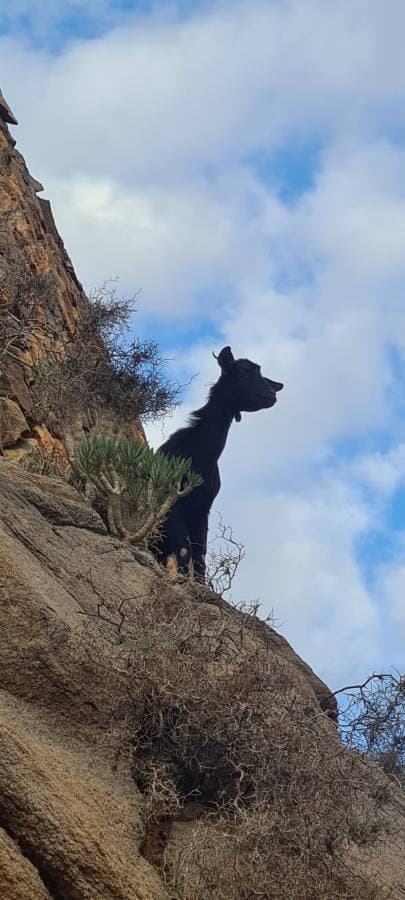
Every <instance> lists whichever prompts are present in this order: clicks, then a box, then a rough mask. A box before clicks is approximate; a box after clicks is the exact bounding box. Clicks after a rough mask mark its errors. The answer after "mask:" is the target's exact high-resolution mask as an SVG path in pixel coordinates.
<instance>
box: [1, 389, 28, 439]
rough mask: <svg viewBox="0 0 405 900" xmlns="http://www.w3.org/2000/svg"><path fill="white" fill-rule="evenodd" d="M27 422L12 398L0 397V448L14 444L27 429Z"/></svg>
mask: <svg viewBox="0 0 405 900" xmlns="http://www.w3.org/2000/svg"><path fill="white" fill-rule="evenodd" d="M28 430H29V429H28V424H27V421H26V418H25V416H24V415H23V413H22V412H21V409H20V407H19V406H18V404H17V403H15V401H14V400H8V399H7V398H0V449H2V448H3V447H8V446H9V445H10V444H15V442H16V441H18V439H19V438H20V437H21V435H22V434H24V431H28Z"/></svg>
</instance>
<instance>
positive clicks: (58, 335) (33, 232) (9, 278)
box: [0, 93, 144, 459]
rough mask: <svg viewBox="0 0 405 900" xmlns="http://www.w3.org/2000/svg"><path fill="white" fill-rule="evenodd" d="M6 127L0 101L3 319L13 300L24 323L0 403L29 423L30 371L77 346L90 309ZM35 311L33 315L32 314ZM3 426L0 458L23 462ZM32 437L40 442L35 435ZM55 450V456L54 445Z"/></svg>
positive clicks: (3, 358) (1, 371) (4, 372)
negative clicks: (73, 343)
mask: <svg viewBox="0 0 405 900" xmlns="http://www.w3.org/2000/svg"><path fill="white" fill-rule="evenodd" d="M6 123H12V124H16V120H15V118H14V116H13V114H12V113H11V110H10V108H9V107H8V105H7V103H6V101H5V99H4V97H3V96H2V94H1V93H0V315H1V313H2V308H3V309H4V308H5V305H6V304H7V303H8V304H9V303H10V300H11V299H12V303H13V305H14V307H17V308H13V313H16V314H17V317H18V319H19V320H21V321H22V322H24V321H25V322H26V325H25V326H24V327H23V328H22V334H21V336H20V338H19V340H18V341H17V342H16V346H15V347H13V352H12V353H8V354H7V355H4V354H2V352H1V351H2V347H1V346H0V397H1V398H4V399H6V400H7V401H12V403H13V404H17V406H18V407H19V409H20V410H21V413H22V416H24V417H26V418H28V419H29V417H30V414H31V412H32V396H31V390H30V381H31V374H30V370H31V366H32V364H33V362H34V361H37V360H38V358H40V357H43V356H45V357H46V355H47V354H49V353H51V354H52V355H56V356H61V355H63V353H64V347H65V346H66V345H67V344H68V343H69V342H70V341H72V339H74V334H75V331H76V327H77V323H78V320H79V318H80V312H81V310H83V309H84V307H85V304H86V302H87V301H86V296H85V293H84V291H83V288H82V285H81V284H80V282H79V280H78V278H77V276H76V274H75V271H74V268H73V265H72V262H71V260H70V257H69V256H68V254H67V252H66V250H65V247H64V244H63V241H62V239H61V237H60V235H59V233H58V230H57V227H56V224H55V221H54V217H53V214H52V210H51V206H50V203H49V201H48V200H45V199H41V198H39V197H38V196H37V194H38V192H41V191H43V187H42V184H40V182H39V181H37V180H36V179H35V178H33V177H32V176H31V175H30V173H29V172H28V169H27V167H26V165H25V162H24V159H23V157H22V156H21V154H20V153H19V152H18V150H16V149H15V141H14V139H13V138H12V137H11V135H10V132H9V130H8V126H7V124H6ZM16 284H17V288H16ZM12 291H13V292H14V293H13V295H11V292H12ZM32 303H34V304H35V309H34V315H32V314H31V312H30V304H32ZM9 421H10V412H9V409H7V422H9ZM7 422H3V419H2V416H1V410H0V437H1V432H3V436H2V442H3V449H4V452H5V454H6V455H8V456H9V457H10V458H12V459H14V458H20V457H21V455H24V453H25V452H27V450H28V451H29V450H30V447H29V445H26V444H25V445H24V444H21V445H19V446H18V447H16V448H15V447H13V449H12V450H10V451H8V450H7V447H8V446H9V445H11V444H15V441H16V438H15V437H14V431H15V429H12V431H11V432H10V434H8V424H7ZM134 427H135V431H136V436H137V437H138V438H140V439H144V433H143V430H142V427H141V426H140V425H135V426H134ZM32 437H33V439H34V441H37V438H38V435H37V434H36V433H35V432H34V433H33V434H32ZM42 437H43V440H42V442H41V441H40V442H39V443H40V446H42V448H43V447H44V446H45V445H46V446H47V447H53V446H54V439H53V436H52V435H50V434H49V432H47V436H45V435H44V429H43V430H42ZM55 447H56V452H57V453H59V445H58V443H56V444H55Z"/></svg>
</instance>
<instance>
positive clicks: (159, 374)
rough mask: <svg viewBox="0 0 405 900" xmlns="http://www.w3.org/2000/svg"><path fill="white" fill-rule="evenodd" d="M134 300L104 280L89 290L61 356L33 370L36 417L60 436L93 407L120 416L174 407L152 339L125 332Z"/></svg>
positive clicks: (174, 393)
mask: <svg viewBox="0 0 405 900" xmlns="http://www.w3.org/2000/svg"><path fill="white" fill-rule="evenodd" d="M135 301H136V297H133V298H131V299H122V298H119V297H117V294H116V291H115V289H114V286H113V287H111V284H110V283H108V282H107V283H105V284H104V285H103V286H102V287H101V288H99V289H98V290H97V291H95V292H94V293H93V294H91V295H90V297H89V300H88V303H87V304H86V306H85V308H84V309H83V310H82V311H81V317H80V320H79V322H78V326H77V330H76V332H75V335H74V339H73V341H72V343H71V344H69V345H67V347H66V352H65V355H64V357H63V358H62V359H56V358H54V359H52V358H49V357H48V358H47V359H45V360H42V361H41V362H40V363H39V364H38V366H37V367H36V369H35V372H34V375H35V380H34V384H33V388H32V394H33V403H34V417H35V419H36V421H38V422H43V423H45V424H46V425H48V427H49V428H50V429H51V430H52V431H53V432H54V433H55V434H60V435H62V434H63V433H64V431H65V430H66V429H67V428H69V427H70V426H71V425H72V424H73V423H74V422H75V421H76V420H77V418H78V416H82V417H83V418H84V419H86V417H88V418H89V419H91V418H92V416H93V414H94V410H95V409H97V408H98V407H102V408H103V409H104V410H110V411H112V412H113V414H114V415H115V416H118V417H119V418H120V419H121V420H123V421H129V420H133V419H135V418H137V417H141V418H143V419H149V418H152V419H156V418H158V417H159V416H161V415H164V414H166V413H168V412H170V410H171V409H173V407H174V406H175V405H176V403H177V397H178V392H179V388H178V386H176V385H174V384H171V383H170V382H169V381H168V380H167V378H166V376H165V372H164V362H163V360H162V359H161V358H160V356H159V352H158V347H157V344H156V343H155V342H154V341H140V340H139V339H138V338H135V339H133V338H129V336H128V335H129V329H130V320H131V317H132V314H133V313H134V311H135Z"/></svg>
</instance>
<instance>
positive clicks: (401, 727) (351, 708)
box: [335, 672, 405, 787]
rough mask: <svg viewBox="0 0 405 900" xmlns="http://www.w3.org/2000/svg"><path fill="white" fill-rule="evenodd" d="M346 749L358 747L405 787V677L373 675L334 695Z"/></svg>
mask: <svg viewBox="0 0 405 900" xmlns="http://www.w3.org/2000/svg"><path fill="white" fill-rule="evenodd" d="M335 696H337V697H338V699H339V701H340V719H339V721H340V729H341V732H342V740H343V743H344V746H346V747H356V748H357V749H358V750H360V751H361V752H362V753H365V754H366V755H367V756H368V757H369V758H370V759H372V760H373V762H375V763H377V765H379V766H380V767H381V768H382V769H383V771H384V772H385V773H386V774H387V775H390V776H393V777H394V778H396V779H397V780H398V781H399V782H400V783H401V784H402V786H403V787H405V675H400V674H399V673H394V672H389V673H383V672H381V673H380V674H377V675H374V674H373V675H370V676H369V677H368V678H366V680H365V681H364V682H363V684H353V685H349V686H347V687H344V688H341V689H340V690H339V691H336V692H335Z"/></svg>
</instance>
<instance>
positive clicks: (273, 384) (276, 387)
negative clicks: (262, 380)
mask: <svg viewBox="0 0 405 900" xmlns="http://www.w3.org/2000/svg"><path fill="white" fill-rule="evenodd" d="M266 381H267V385H268V387H269V389H270V390H271V391H272V393H273V394H277V393H278V391H282V390H283V387H284V385H283V384H282V383H281V381H272V380H271V378H266Z"/></svg>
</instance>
